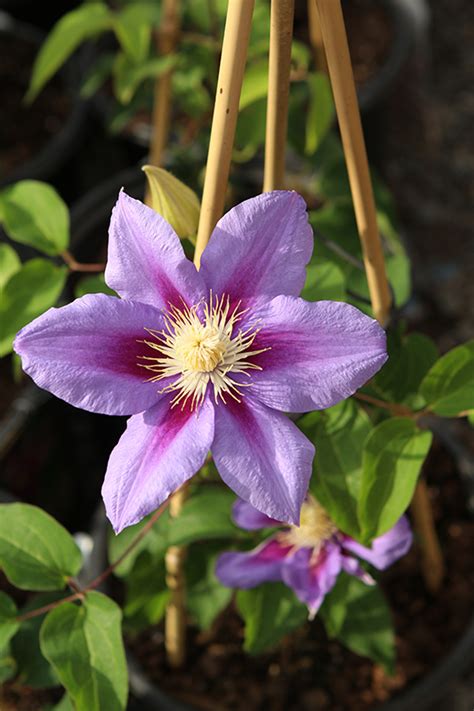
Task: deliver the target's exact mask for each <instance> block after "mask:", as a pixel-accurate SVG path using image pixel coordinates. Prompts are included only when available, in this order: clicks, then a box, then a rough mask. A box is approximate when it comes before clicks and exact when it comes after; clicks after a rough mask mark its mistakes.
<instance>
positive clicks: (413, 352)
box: [367, 333, 438, 408]
mask: <svg viewBox="0 0 474 711" xmlns="http://www.w3.org/2000/svg"><path fill="white" fill-rule="evenodd" d="M387 345H388V354H389V359H388V361H387V362H386V364H385V365H384V367H383V368H382V370H381V371H379V372H378V373H377V375H376V376H375V378H374V379H373V380H372V381H371V382H370V385H369V386H368V388H367V390H368V391H370V392H372V393H374V394H375V395H376V396H377V397H379V398H382V399H384V400H387V401H389V402H397V403H404V404H406V405H409V406H410V407H414V408H417V407H422V406H423V404H424V400H423V399H422V398H421V396H420V395H419V394H418V390H419V388H420V384H421V381H422V379H423V378H424V376H425V375H426V373H427V372H428V370H429V369H430V368H431V366H432V365H433V363H434V362H435V361H436V359H437V357H438V349H437V347H436V345H435V344H434V342H433V341H432V340H431V338H428V336H424V335H423V334H421V333H411V334H410V335H408V336H407V337H406V338H404V339H401V338H400V337H399V336H398V335H396V334H389V337H388V344H387Z"/></svg>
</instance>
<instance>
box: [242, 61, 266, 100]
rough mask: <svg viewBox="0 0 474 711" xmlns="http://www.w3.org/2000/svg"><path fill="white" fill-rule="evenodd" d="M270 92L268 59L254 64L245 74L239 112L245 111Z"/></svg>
mask: <svg viewBox="0 0 474 711" xmlns="http://www.w3.org/2000/svg"><path fill="white" fill-rule="evenodd" d="M267 92H268V59H263V60H261V61H259V62H255V64H252V65H251V66H250V67H249V68H248V69H247V71H246V72H245V75H244V79H243V82H242V91H241V92H240V102H239V111H243V110H244V109H246V108H247V106H250V104H253V103H254V102H255V101H258V100H259V99H264V98H265V97H266V96H267Z"/></svg>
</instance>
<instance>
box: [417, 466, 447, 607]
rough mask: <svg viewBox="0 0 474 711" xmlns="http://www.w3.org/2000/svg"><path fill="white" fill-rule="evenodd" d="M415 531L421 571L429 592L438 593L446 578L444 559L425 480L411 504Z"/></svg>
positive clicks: (419, 485)
mask: <svg viewBox="0 0 474 711" xmlns="http://www.w3.org/2000/svg"><path fill="white" fill-rule="evenodd" d="M411 512H412V515H413V522H414V525H415V530H416V532H417V533H418V538H419V546H420V551H421V570H422V573H423V578H424V581H425V584H426V587H427V588H428V590H429V591H430V592H432V593H436V592H438V590H439V589H440V587H441V583H442V581H443V577H444V570H445V566H444V559H443V553H442V551H441V546H440V544H439V540H438V536H437V535H436V529H435V525H434V521H433V512H432V510H431V503H430V500H429V497H428V488H427V486H426V482H425V481H424V479H420V481H419V482H418V484H417V486H416V489H415V493H414V495H413V499H412V502H411Z"/></svg>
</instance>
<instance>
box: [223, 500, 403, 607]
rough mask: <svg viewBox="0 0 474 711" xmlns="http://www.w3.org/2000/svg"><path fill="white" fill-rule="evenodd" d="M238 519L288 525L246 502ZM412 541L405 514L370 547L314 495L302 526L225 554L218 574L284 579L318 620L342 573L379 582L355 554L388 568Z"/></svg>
mask: <svg viewBox="0 0 474 711" xmlns="http://www.w3.org/2000/svg"><path fill="white" fill-rule="evenodd" d="M233 518H234V521H235V522H236V524H237V525H238V526H240V528H244V529H246V530H248V531H252V530H257V529H259V528H269V527H275V526H278V527H281V526H282V525H283V524H281V523H280V522H279V521H275V520H273V519H271V518H268V517H267V516H265V515H264V514H262V513H260V512H259V511H257V510H256V509H254V508H253V506H251V505H250V504H248V503H246V502H245V501H237V502H236V503H235V504H234V510H233ZM411 544H412V533H411V529H410V524H409V523H408V519H407V518H406V517H405V516H402V518H401V519H399V521H398V522H397V523H396V524H395V526H394V527H393V528H391V529H390V531H387V533H384V535H383V536H380V537H379V538H376V539H375V540H374V541H373V542H372V545H371V547H370V548H366V547H365V546H362V545H361V544H360V543H357V542H356V541H355V540H354V539H353V538H350V537H349V536H347V535H346V534H345V533H342V531H339V530H338V529H337V527H336V526H335V525H334V523H333V522H332V521H331V519H330V518H329V516H328V514H327V513H326V511H325V510H324V509H323V507H322V506H321V505H320V504H319V503H318V502H317V501H316V500H315V499H314V498H313V497H312V496H309V497H308V498H307V499H306V501H305V502H304V503H303V506H302V509H301V524H300V526H299V527H297V526H290V527H289V528H288V527H286V528H283V529H281V528H280V530H279V531H278V532H277V533H274V534H273V535H272V536H270V537H269V538H267V539H266V540H265V541H264V542H263V543H261V544H260V545H259V546H258V547H257V548H255V549H254V550H252V551H249V552H248V553H230V552H229V553H223V554H222V555H221V556H219V559H218V561H217V565H216V575H217V577H218V579H219V580H220V582H221V583H222V584H223V585H226V586H227V587H231V588H254V587H256V586H257V585H261V584H262V583H264V582H276V581H282V582H284V583H285V584H286V585H288V587H290V588H292V589H293V591H294V592H295V594H296V595H297V597H298V598H299V599H300V600H301V602H303V603H305V605H307V606H308V610H309V614H310V618H311V619H312V618H313V617H314V616H315V614H316V613H317V611H318V609H319V607H320V605H321V603H322V602H323V600H324V596H325V595H326V594H327V593H328V592H329V591H330V590H331V589H332V588H333V587H334V585H335V584H336V580H337V577H338V575H339V573H340V572H341V571H345V572H346V573H350V575H355V576H356V577H358V578H360V579H361V580H363V582H364V583H367V585H372V584H374V580H373V578H372V577H371V576H370V575H369V574H368V573H367V572H366V571H365V570H364V569H363V568H362V566H361V565H360V563H359V561H358V560H357V558H354V556H353V555H351V554H352V553H354V554H355V555H357V556H358V557H359V558H363V559H364V560H366V561H368V562H369V563H370V564H371V565H373V566H374V567H375V568H379V569H380V570H383V569H384V568H387V567H388V566H389V565H391V564H392V563H394V562H395V561H396V560H398V558H401V557H402V556H403V555H405V553H406V552H407V551H408V550H409V548H410V546H411Z"/></svg>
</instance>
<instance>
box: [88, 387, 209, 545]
mask: <svg viewBox="0 0 474 711" xmlns="http://www.w3.org/2000/svg"><path fill="white" fill-rule="evenodd" d="M169 401H170V398H169V397H167V398H163V399H162V400H161V401H160V402H159V403H158V405H156V406H155V407H153V408H152V409H151V410H148V412H145V413H143V414H141V415H135V416H134V417H131V418H130V420H129V421H128V424H127V429H126V430H125V432H124V434H123V435H122V437H121V438H120V441H119V443H118V444H117V446H116V447H115V449H114V450H113V452H112V454H111V455H110V459H109V464H108V467H107V472H106V475H105V481H104V485H103V487H102V496H103V498H104V502H105V509H106V512H107V516H108V518H109V519H110V521H111V523H112V526H113V527H114V530H115V532H116V533H119V532H120V531H121V530H122V529H124V528H126V526H131V525H132V524H134V523H138V521H140V520H141V519H142V518H143V517H144V516H146V515H147V514H149V513H151V512H152V511H154V510H155V509H157V508H158V506H160V504H162V503H163V502H164V501H166V499H167V498H168V496H169V495H170V494H172V493H173V492H174V491H176V489H178V488H179V487H180V486H181V484H183V483H184V482H185V481H187V479H189V478H190V477H192V476H193V474H195V473H196V472H197V470H198V469H199V468H200V467H201V466H202V465H203V464H204V461H205V459H206V456H207V454H208V452H209V448H210V446H211V442H212V438H213V435H214V406H213V404H212V403H211V402H210V401H209V399H206V400H205V401H204V403H203V405H202V406H201V407H200V408H199V410H197V411H194V412H190V411H189V410H188V409H181V408H180V407H174V408H170V402H169Z"/></svg>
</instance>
